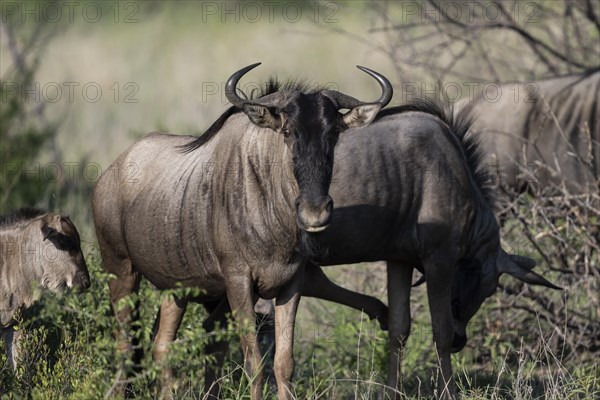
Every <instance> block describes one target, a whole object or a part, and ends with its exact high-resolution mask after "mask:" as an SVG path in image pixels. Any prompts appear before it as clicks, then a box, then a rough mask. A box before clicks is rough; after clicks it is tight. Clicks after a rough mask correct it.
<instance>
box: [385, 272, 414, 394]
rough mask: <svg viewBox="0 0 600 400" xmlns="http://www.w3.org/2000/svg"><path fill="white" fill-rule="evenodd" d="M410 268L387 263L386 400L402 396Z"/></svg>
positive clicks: (408, 329)
mask: <svg viewBox="0 0 600 400" xmlns="http://www.w3.org/2000/svg"><path fill="white" fill-rule="evenodd" d="M412 274H413V268H412V267H409V266H407V265H404V264H400V263H395V262H389V261H388V263H387V292H388V307H389V314H388V316H389V332H388V337H389V342H390V356H389V357H390V358H389V360H388V377H387V379H388V380H387V385H388V387H389V389H388V390H389V393H388V395H389V398H391V399H398V400H399V399H401V398H404V396H402V395H401V393H402V374H401V371H402V368H401V367H402V356H403V354H402V353H403V351H404V346H405V345H406V341H407V340H408V336H409V335H410V325H411V317H410V290H411V283H412Z"/></svg>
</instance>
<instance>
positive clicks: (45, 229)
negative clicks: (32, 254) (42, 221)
mask: <svg viewBox="0 0 600 400" xmlns="http://www.w3.org/2000/svg"><path fill="white" fill-rule="evenodd" d="M56 233H58V232H57V231H56V229H54V228H51V227H49V226H48V225H44V226H42V235H43V236H44V240H46V239H48V238H49V237H50V236H52V235H54V234H56Z"/></svg>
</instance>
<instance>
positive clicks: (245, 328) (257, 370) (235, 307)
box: [226, 275, 263, 400]
mask: <svg viewBox="0 0 600 400" xmlns="http://www.w3.org/2000/svg"><path fill="white" fill-rule="evenodd" d="M226 285H227V299H228V300H229V305H230V306H231V311H232V312H233V316H234V318H235V320H236V322H237V323H238V325H239V328H238V329H240V342H241V345H242V350H243V352H244V369H245V372H246V374H247V375H248V379H250V381H251V391H252V393H251V395H252V399H253V400H259V399H260V398H261V397H262V382H263V373H262V368H261V365H260V363H261V359H262V357H261V354H260V347H259V346H258V340H257V338H256V314H255V313H254V296H253V293H254V292H253V282H252V279H251V277H250V276H240V275H237V276H229V277H227V282H226Z"/></svg>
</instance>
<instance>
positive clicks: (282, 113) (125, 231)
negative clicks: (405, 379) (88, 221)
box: [93, 64, 392, 399]
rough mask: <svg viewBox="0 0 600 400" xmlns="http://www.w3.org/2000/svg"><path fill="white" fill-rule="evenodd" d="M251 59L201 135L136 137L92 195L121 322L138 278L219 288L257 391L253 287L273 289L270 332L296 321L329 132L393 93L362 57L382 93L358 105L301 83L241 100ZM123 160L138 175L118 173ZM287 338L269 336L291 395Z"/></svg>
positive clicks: (351, 124)
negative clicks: (128, 177) (239, 89)
mask: <svg viewBox="0 0 600 400" xmlns="http://www.w3.org/2000/svg"><path fill="white" fill-rule="evenodd" d="M257 65H258V64H254V65H250V66H248V67H246V68H243V69H241V70H240V71H238V72H236V73H235V74H233V75H232V76H231V77H230V78H229V80H228V81H227V83H226V90H225V91H226V96H227V98H228V100H229V101H230V102H231V103H232V104H233V107H231V108H229V109H228V110H227V111H226V112H225V113H224V114H223V115H221V117H219V118H218V119H217V120H216V122H215V123H214V124H213V125H212V126H211V127H210V128H209V129H208V131H207V132H206V133H205V134H204V135H202V136H200V137H190V136H173V135H165V134H159V133H151V134H149V135H147V136H145V137H144V138H142V139H141V140H139V141H138V142H136V143H135V144H134V145H132V146H131V147H130V148H129V149H128V150H126V151H125V152H124V153H123V154H121V155H120V156H119V158H118V159H117V160H116V161H115V162H114V163H113V165H112V167H111V169H110V170H109V171H108V172H107V173H105V174H104V175H103V176H102V177H101V178H100V180H99V181H98V183H97V186H96V189H95V192H94V199H93V214H94V222H95V225H96V234H97V237H98V242H99V245H100V251H101V255H102V259H103V263H104V269H105V270H106V271H107V272H109V273H112V274H114V275H115V279H111V280H110V281H109V288H110V297H111V301H112V303H113V305H114V307H115V312H116V316H117V319H118V321H119V323H120V324H121V325H122V326H126V325H127V322H128V321H129V320H130V319H131V318H135V316H136V312H135V308H136V307H137V306H135V307H133V308H134V309H132V308H131V307H130V306H129V305H128V304H125V305H123V304H117V303H119V300H121V299H123V298H124V297H126V296H127V295H129V294H132V293H134V292H136V291H137V290H138V288H139V283H140V279H141V277H142V276H143V277H145V278H147V279H148V280H149V281H150V282H152V283H153V284H154V285H155V286H156V287H158V288H159V289H171V288H177V287H180V286H183V287H193V288H198V289H201V290H202V292H203V293H204V294H203V295H202V296H200V297H197V298H195V300H196V301H203V302H210V301H212V300H215V299H217V300H218V299H221V298H223V296H226V298H227V299H228V301H229V303H230V304H231V308H232V309H233V310H234V315H235V318H236V320H237V321H238V322H239V323H240V324H242V325H243V324H244V323H250V325H251V327H248V329H244V330H242V332H241V334H240V337H241V343H242V348H243V351H244V356H245V360H246V372H247V374H248V375H249V376H251V377H255V379H253V380H252V383H251V392H252V398H253V399H258V398H260V397H261V384H262V374H261V372H260V368H259V364H260V360H261V355H260V350H259V348H258V345H257V343H256V340H255V337H254V335H255V334H254V332H253V330H254V329H253V327H254V322H255V315H254V310H253V306H254V303H255V302H256V299H257V296H258V295H260V296H262V297H266V298H273V297H274V298H276V306H275V319H276V321H277V323H276V330H277V335H278V336H281V335H282V334H283V331H284V330H285V329H287V328H289V327H290V326H293V324H294V320H295V315H296V307H297V305H298V301H299V298H300V293H299V292H300V289H301V285H302V274H303V268H302V265H303V263H304V260H305V258H304V256H302V253H303V252H304V251H303V247H304V245H305V244H306V243H308V242H309V241H310V238H309V237H310V235H313V234H315V233H317V232H320V231H323V230H324V229H325V228H326V227H327V225H328V224H329V222H330V218H331V211H332V208H333V202H332V200H331V198H330V197H329V195H328V190H329V184H330V182H331V173H332V167H333V149H334V147H335V145H336V143H337V141H338V136H339V134H340V133H342V132H344V131H345V130H347V129H348V128H358V127H361V126H364V125H367V124H368V123H370V122H371V121H372V120H373V118H374V117H375V116H376V114H377V112H378V111H379V110H380V109H381V108H382V107H383V106H385V105H386V104H387V103H388V102H389V101H390V99H391V96H392V88H391V84H390V83H389V81H388V80H387V79H386V78H384V77H383V76H381V75H379V74H377V73H376V72H374V71H371V70H369V69H367V68H364V67H359V68H360V69H362V70H363V71H365V72H366V73H368V74H369V75H371V76H372V77H373V78H375V79H376V80H377V81H378V83H379V84H380V86H381V88H382V91H383V93H382V96H381V97H380V99H379V100H377V101H375V102H370V103H363V102H360V101H358V100H356V99H354V98H352V97H350V96H347V95H345V94H342V93H340V92H337V91H331V90H315V91H303V90H299V89H300V88H299V87H298V86H294V87H289V88H287V89H286V90H282V91H279V92H276V93H272V94H270V95H268V96H265V97H263V98H261V99H259V100H247V99H242V98H240V97H239V96H238V95H237V94H236V85H237V82H238V80H239V79H240V78H241V77H242V76H243V75H244V74H245V73H246V72H248V71H249V70H250V69H252V68H254V67H256V66H257ZM341 109H348V110H349V111H348V112H347V113H345V114H341V113H340V112H339V110H341ZM131 165H135V166H136V170H137V175H136V176H135V180H136V182H124V181H121V180H119V179H117V178H115V177H118V176H123V175H122V174H121V173H119V171H120V170H121V169H123V168H125V167H126V166H131ZM282 171H283V172H282ZM185 304H186V299H176V300H174V301H169V300H166V301H165V302H163V305H162V310H161V313H160V317H159V320H158V321H157V326H158V328H157V333H156V336H155V357H156V358H157V360H159V361H160V360H161V359H163V358H164V354H165V351H166V343H168V342H169V341H171V340H172V339H173V337H174V335H175V331H176V330H177V326H178V325H179V323H180V322H181V318H182V316H183V312H184V308H185ZM217 309H218V307H217ZM292 339H293V337H292ZM292 339H290V340H280V341H277V344H276V352H275V365H274V370H275V376H276V379H277V387H278V395H279V398H281V399H288V398H290V396H291V392H290V387H289V385H290V379H291V375H292V372H293V368H294V363H293V356H292V350H293V348H292V344H293V340H292ZM118 346H119V349H120V351H121V352H127V350H128V347H129V346H130V342H129V340H128V338H127V332H126V331H125V330H121V332H120V334H119V345H118ZM165 378H166V379H168V378H169V376H168V374H167V376H165ZM123 389H125V388H123Z"/></svg>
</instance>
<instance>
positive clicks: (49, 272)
mask: <svg viewBox="0 0 600 400" xmlns="http://www.w3.org/2000/svg"><path fill="white" fill-rule="evenodd" d="M89 286H90V276H89V274H88V271H87V266H86V264H85V259H84V257H83V254H82V252H81V244H80V239H79V233H78V232H77V229H76V228H75V225H73V223H72V222H71V220H70V219H69V217H65V216H61V215H58V214H52V213H48V212H45V211H42V210H39V209H34V208H22V209H20V210H17V211H15V212H14V213H12V214H9V215H5V216H0V329H2V333H3V337H4V342H5V345H6V350H7V353H8V361H9V362H10V364H11V365H12V366H13V368H16V366H17V364H18V362H19V360H20V359H21V356H22V355H21V354H19V345H18V342H19V340H18V339H19V336H20V335H21V331H19V330H15V329H14V328H15V326H14V325H15V323H16V321H15V319H16V318H17V316H18V314H19V313H20V312H21V311H24V310H25V309H27V308H28V307H30V306H31V305H32V304H33V303H34V302H35V301H36V300H38V299H39V296H40V290H39V289H47V290H50V291H53V292H62V291H63V290H64V289H65V287H69V288H71V287H76V288H80V289H87V288H88V287H89Z"/></svg>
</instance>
